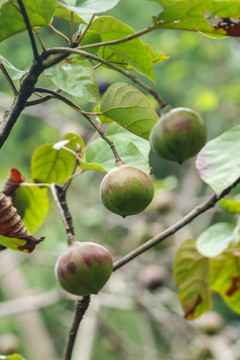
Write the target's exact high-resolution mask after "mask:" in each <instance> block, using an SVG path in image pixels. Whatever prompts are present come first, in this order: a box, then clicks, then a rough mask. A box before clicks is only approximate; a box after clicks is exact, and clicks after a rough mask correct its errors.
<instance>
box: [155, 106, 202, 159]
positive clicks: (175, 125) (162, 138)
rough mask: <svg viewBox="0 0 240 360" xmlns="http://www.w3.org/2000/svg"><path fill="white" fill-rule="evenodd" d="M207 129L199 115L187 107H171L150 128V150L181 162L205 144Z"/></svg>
mask: <svg viewBox="0 0 240 360" xmlns="http://www.w3.org/2000/svg"><path fill="white" fill-rule="evenodd" d="M206 140H207V131H206V127H205V125H204V122H203V120H202V118H201V116H200V115H199V114H198V113H196V112H195V111H193V110H191V109H188V108H176V109H172V110H170V111H169V112H167V113H166V114H164V115H163V116H162V117H161V118H160V119H159V120H158V122H157V123H156V124H155V125H154V127H153V128H152V131H151V134H150V143H151V147H152V150H153V151H154V152H156V153H157V154H158V155H160V156H162V157H163V158H165V159H167V160H172V161H177V162H179V163H182V162H183V161H184V160H186V159H188V158H191V157H192V156H194V155H196V154H197V153H198V152H199V151H200V150H201V148H202V147H203V146H204V145H205V143H206Z"/></svg>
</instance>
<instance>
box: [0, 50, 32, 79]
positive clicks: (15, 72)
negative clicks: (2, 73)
mask: <svg viewBox="0 0 240 360" xmlns="http://www.w3.org/2000/svg"><path fill="white" fill-rule="evenodd" d="M0 62H1V63H2V64H3V65H4V66H5V68H6V69H7V71H8V74H9V75H10V77H11V78H12V80H19V79H21V78H22V77H23V76H24V75H25V74H27V73H28V70H26V71H22V70H19V69H17V68H15V66H13V65H12V64H11V63H10V62H9V61H8V60H7V59H5V58H4V57H3V56H1V55H0Z"/></svg>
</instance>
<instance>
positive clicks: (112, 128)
mask: <svg viewBox="0 0 240 360" xmlns="http://www.w3.org/2000/svg"><path fill="white" fill-rule="evenodd" d="M107 135H108V136H111V135H117V136H119V137H120V136H121V137H122V138H124V139H128V140H130V141H131V142H133V143H134V144H135V145H136V146H137V148H138V150H139V151H140V152H141V153H142V154H143V155H144V156H145V158H146V160H148V156H149V152H150V143H149V141H147V140H145V139H143V138H141V137H139V136H137V135H135V134H133V133H131V132H130V131H128V130H126V129H124V128H123V127H122V126H120V125H118V124H117V123H115V122H113V123H112V124H110V125H109V126H108V129H107Z"/></svg>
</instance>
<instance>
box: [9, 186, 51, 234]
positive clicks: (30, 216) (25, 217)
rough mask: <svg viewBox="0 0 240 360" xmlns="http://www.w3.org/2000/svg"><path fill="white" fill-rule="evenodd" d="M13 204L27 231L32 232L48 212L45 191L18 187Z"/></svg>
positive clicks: (36, 188)
mask: <svg viewBox="0 0 240 360" xmlns="http://www.w3.org/2000/svg"><path fill="white" fill-rule="evenodd" d="M13 204H14V206H15V207H16V208H17V210H18V213H19V215H20V216H21V218H22V221H23V222H24V225H25V226H26V228H27V229H28V231H30V232H34V231H36V230H37V229H38V227H39V226H40V225H41V224H42V222H43V220H44V219H45V216H46V214H47V211H48V194H47V189H43V188H39V187H29V186H20V187H19V188H18V189H17V190H16V193H15V196H14V202H13Z"/></svg>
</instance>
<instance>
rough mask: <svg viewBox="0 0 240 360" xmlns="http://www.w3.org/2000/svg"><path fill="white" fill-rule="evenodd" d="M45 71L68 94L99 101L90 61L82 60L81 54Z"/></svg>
mask: <svg viewBox="0 0 240 360" xmlns="http://www.w3.org/2000/svg"><path fill="white" fill-rule="evenodd" d="M44 73H45V75H47V76H49V77H50V78H51V80H52V82H53V83H54V84H55V85H56V86H57V87H58V88H59V89H61V90H63V91H65V92H67V93H68V94H70V95H73V96H77V97H79V98H83V99H85V100H87V101H91V102H98V101H99V94H98V86H97V82H96V78H95V74H94V71H93V68H92V66H91V64H90V62H89V61H86V60H85V61H82V60H81V58H80V57H79V56H74V57H70V58H68V59H66V60H63V61H61V62H60V63H59V64H57V65H55V66H53V67H51V68H49V69H46V70H45V71H44Z"/></svg>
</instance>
